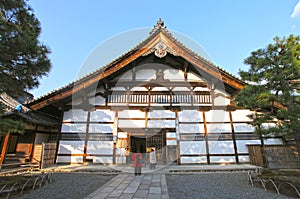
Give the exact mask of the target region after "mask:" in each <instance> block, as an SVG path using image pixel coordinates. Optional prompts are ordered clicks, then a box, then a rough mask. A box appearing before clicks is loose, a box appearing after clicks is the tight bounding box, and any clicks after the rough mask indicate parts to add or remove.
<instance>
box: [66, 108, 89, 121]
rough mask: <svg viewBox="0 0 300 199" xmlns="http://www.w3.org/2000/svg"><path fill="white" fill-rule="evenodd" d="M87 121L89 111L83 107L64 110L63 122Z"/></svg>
mask: <svg viewBox="0 0 300 199" xmlns="http://www.w3.org/2000/svg"><path fill="white" fill-rule="evenodd" d="M70 121H72V122H86V121H87V111H83V110H81V109H71V110H69V111H66V112H64V116H63V122H70Z"/></svg>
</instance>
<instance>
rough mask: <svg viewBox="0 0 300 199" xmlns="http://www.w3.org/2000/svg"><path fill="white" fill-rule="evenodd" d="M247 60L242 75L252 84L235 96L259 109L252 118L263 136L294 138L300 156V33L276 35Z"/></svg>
mask: <svg viewBox="0 0 300 199" xmlns="http://www.w3.org/2000/svg"><path fill="white" fill-rule="evenodd" d="M244 63H245V64H247V65H249V66H250V68H249V70H248V71H240V72H239V74H240V76H241V78H242V79H243V80H244V81H246V82H247V83H249V84H248V85H247V86H245V87H244V89H243V90H242V91H241V92H240V93H239V94H238V95H237V96H235V101H236V103H237V105H238V106H242V107H245V108H249V109H252V110H256V111H257V112H256V114H255V115H251V116H250V117H251V118H252V119H253V122H251V124H252V125H253V126H255V130H256V133H258V134H259V135H278V136H283V137H284V138H286V139H291V138H292V139H294V140H295V144H296V148H297V150H298V154H299V159H300V95H299V88H300V87H299V80H300V36H293V35H290V36H289V37H283V38H279V37H275V38H274V43H273V44H269V45H268V46H267V47H266V48H264V49H259V50H257V51H254V52H252V53H251V56H249V57H248V58H246V59H245V61H244ZM270 122H271V123H274V124H275V125H274V126H272V127H270V128H265V126H264V124H266V123H270Z"/></svg>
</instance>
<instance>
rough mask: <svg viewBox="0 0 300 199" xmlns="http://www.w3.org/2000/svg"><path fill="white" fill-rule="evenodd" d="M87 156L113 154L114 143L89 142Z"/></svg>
mask: <svg viewBox="0 0 300 199" xmlns="http://www.w3.org/2000/svg"><path fill="white" fill-rule="evenodd" d="M86 153H87V154H101V155H112V154H113V141H88V144H87V152H86Z"/></svg>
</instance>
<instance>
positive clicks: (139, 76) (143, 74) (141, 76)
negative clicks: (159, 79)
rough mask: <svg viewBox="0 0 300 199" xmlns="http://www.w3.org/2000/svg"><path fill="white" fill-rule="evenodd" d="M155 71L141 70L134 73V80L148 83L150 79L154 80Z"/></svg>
mask: <svg viewBox="0 0 300 199" xmlns="http://www.w3.org/2000/svg"><path fill="white" fill-rule="evenodd" d="M155 73H156V71H155V70H153V69H141V70H138V71H137V72H136V77H135V78H136V80H145V81H147V80H148V81H149V80H151V79H156V74H155Z"/></svg>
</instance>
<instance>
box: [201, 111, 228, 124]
mask: <svg viewBox="0 0 300 199" xmlns="http://www.w3.org/2000/svg"><path fill="white" fill-rule="evenodd" d="M205 117H206V121H207V122H230V117H229V113H228V112H227V111H223V110H210V111H208V112H205Z"/></svg>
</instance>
